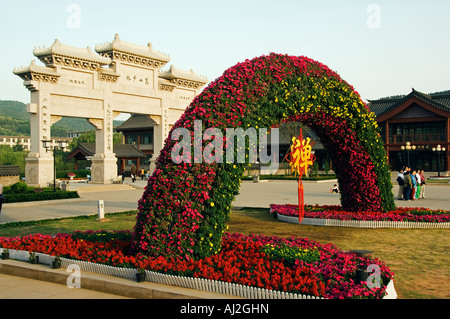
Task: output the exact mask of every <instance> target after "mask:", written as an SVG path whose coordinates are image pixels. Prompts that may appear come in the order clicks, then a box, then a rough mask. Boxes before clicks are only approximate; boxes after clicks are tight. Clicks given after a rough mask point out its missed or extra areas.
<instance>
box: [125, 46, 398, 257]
mask: <svg viewBox="0 0 450 319" xmlns="http://www.w3.org/2000/svg"><path fill="white" fill-rule="evenodd" d="M196 120H197V121H199V120H200V121H201V123H202V125H203V127H202V128H203V129H206V128H212V127H214V128H219V129H221V130H225V129H226V128H239V127H242V128H246V127H250V126H251V127H256V128H258V127H267V128H270V127H274V126H277V125H280V124H281V123H283V122H289V121H299V122H302V123H303V124H305V125H307V126H309V127H311V128H312V129H314V130H315V132H316V133H317V134H318V135H319V136H320V140H321V142H322V143H323V144H324V145H325V147H326V148H327V150H328V153H329V154H330V157H331V160H332V162H333V167H334V169H335V172H336V174H337V177H338V181H339V184H340V189H341V204H342V207H343V208H344V209H345V210H347V211H356V212H361V213H363V212H364V211H372V212H374V211H375V212H377V211H379V212H381V211H390V210H393V209H395V204H394V200H393V195H392V184H391V181H390V174H389V170H388V167H387V160H386V152H385V150H384V148H383V143H382V141H381V138H380V134H379V129H378V128H377V123H376V121H375V115H374V114H373V113H372V112H371V111H370V110H369V109H368V108H367V106H366V105H365V104H364V102H362V101H361V98H360V96H359V94H358V93H357V92H355V91H354V89H353V88H352V87H351V86H350V85H349V84H347V83H346V82H345V81H343V80H342V79H341V78H340V76H339V75H338V74H336V73H335V72H333V71H332V70H330V69H329V68H328V67H326V66H325V65H323V64H321V63H318V62H316V61H314V60H311V59H309V58H306V57H295V56H287V55H279V54H273V53H272V54H270V55H268V56H262V57H259V58H254V59H252V60H246V61H245V62H242V63H239V64H237V65H235V66H234V67H231V68H230V69H228V70H227V71H225V72H224V74H223V75H222V76H221V77H219V78H218V79H216V80H215V81H214V82H212V83H211V84H210V85H209V86H208V87H207V88H206V89H205V90H204V91H203V92H202V93H201V94H199V95H198V96H197V97H196V98H195V99H194V100H193V101H192V103H191V104H190V106H189V107H188V108H187V109H186V111H185V113H184V114H183V115H182V117H181V118H180V119H179V120H178V122H177V123H176V124H175V125H174V127H173V128H172V131H171V132H173V131H174V129H176V128H186V129H188V130H189V131H190V132H191V138H192V141H193V139H194V134H193V133H192V132H193V131H194V121H196ZM177 142H178V141H175V140H173V139H171V137H170V136H169V137H168V138H167V139H166V142H165V143H166V144H165V146H164V148H163V150H162V151H161V153H160V156H159V157H158V159H157V162H156V169H155V171H154V173H153V175H152V176H151V177H150V179H149V181H148V185H147V187H146V190H145V192H144V194H143V196H142V198H141V199H140V201H139V207H138V216H137V221H136V225H135V227H134V237H133V248H134V250H135V251H136V252H137V253H142V254H144V255H149V256H150V255H151V256H159V255H163V256H174V257H182V258H189V257H194V258H195V257H206V256H211V255H213V254H214V253H217V252H218V251H219V250H220V247H221V240H222V234H223V233H224V232H225V230H226V222H227V221H228V214H229V212H230V209H231V205H232V202H233V200H234V198H235V196H236V195H237V194H238V191H239V186H240V178H241V176H242V174H243V172H244V169H245V165H246V164H233V163H226V162H225V163H215V162H214V163H210V164H206V163H196V162H195V160H193V161H192V162H191V163H186V162H180V163H178V164H177V163H175V162H174V161H173V159H172V156H171V150H172V148H173V147H174V146H175V145H176V143H177ZM193 143H194V142H193Z"/></svg>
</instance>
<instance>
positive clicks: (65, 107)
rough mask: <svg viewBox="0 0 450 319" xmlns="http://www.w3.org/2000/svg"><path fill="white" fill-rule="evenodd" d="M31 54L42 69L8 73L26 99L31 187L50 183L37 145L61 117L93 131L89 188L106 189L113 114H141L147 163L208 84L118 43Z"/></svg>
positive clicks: (49, 160)
mask: <svg viewBox="0 0 450 319" xmlns="http://www.w3.org/2000/svg"><path fill="white" fill-rule="evenodd" d="M33 54H34V55H35V56H36V57H37V58H38V59H39V60H40V61H41V62H42V63H43V64H44V65H45V66H41V65H38V64H36V62H35V61H32V62H31V64H30V65H29V66H27V67H21V68H16V69H14V74H16V75H18V76H19V77H20V78H22V79H23V80H24V81H23V85H24V86H25V87H26V88H27V89H28V90H29V91H30V92H31V98H30V103H29V104H27V111H28V112H29V113H30V115H31V118H30V125H31V130H30V133H31V152H30V153H29V155H28V157H27V158H26V168H25V178H26V181H27V184H29V185H32V186H45V185H47V184H48V183H51V182H52V180H53V157H52V154H51V153H47V152H46V149H45V148H44V147H43V145H42V140H48V139H50V138H51V137H50V128H51V126H52V125H53V124H55V123H56V122H57V121H59V120H60V119H61V118H62V117H78V118H86V119H87V121H88V122H89V123H91V124H92V125H93V126H94V127H95V129H96V147H95V155H94V156H93V157H92V168H91V169H92V182H93V183H101V184H107V183H111V182H112V180H114V179H115V178H116V177H117V159H116V156H115V154H114V153H113V119H114V118H115V117H116V116H118V115H119V114H120V113H131V114H146V115H148V116H149V118H151V119H152V120H153V121H154V122H156V125H155V127H154V141H153V145H154V156H153V159H156V158H157V156H158V154H159V152H160V150H161V149H162V147H163V142H164V139H165V138H166V137H167V135H168V133H169V129H170V128H171V126H172V125H173V124H174V123H175V122H176V121H177V120H178V119H179V117H180V116H181V115H182V114H183V112H184V110H185V109H186V107H187V106H188V105H189V104H190V102H191V101H192V99H193V98H194V97H195V96H196V95H197V94H198V93H199V90H200V89H201V87H203V86H204V85H205V84H206V83H207V79H206V78H205V77H202V76H199V75H196V74H195V73H194V72H193V71H192V70H190V71H183V70H179V69H176V68H174V67H173V66H171V67H170V68H169V69H168V70H166V71H162V70H161V69H162V68H163V67H164V66H165V65H166V64H167V63H168V62H169V60H170V58H169V56H168V55H166V54H164V53H161V52H158V51H155V50H154V49H153V48H152V45H151V43H148V45H147V46H141V45H135V44H132V43H129V42H126V41H123V40H122V39H120V38H119V36H118V35H117V34H116V36H115V38H114V40H113V41H112V42H107V43H103V44H100V45H97V46H96V47H95V52H94V51H92V49H91V48H90V47H87V48H85V49H84V48H77V47H72V46H69V45H66V44H62V43H61V42H59V41H58V40H55V42H54V43H53V44H52V45H51V46H50V47H43V48H35V49H34V51H33Z"/></svg>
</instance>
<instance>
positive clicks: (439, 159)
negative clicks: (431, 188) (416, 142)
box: [432, 145, 445, 177]
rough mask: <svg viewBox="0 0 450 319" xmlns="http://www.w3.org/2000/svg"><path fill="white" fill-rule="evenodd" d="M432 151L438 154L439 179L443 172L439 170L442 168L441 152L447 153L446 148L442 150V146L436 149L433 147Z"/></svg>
mask: <svg viewBox="0 0 450 319" xmlns="http://www.w3.org/2000/svg"><path fill="white" fill-rule="evenodd" d="M432 150H433V152H436V153H437V156H438V162H437V166H438V167H437V169H438V177H441V171H440V170H439V168H440V166H441V154H440V152H445V147H442V148H441V145H438V146H436V147H433V148H432Z"/></svg>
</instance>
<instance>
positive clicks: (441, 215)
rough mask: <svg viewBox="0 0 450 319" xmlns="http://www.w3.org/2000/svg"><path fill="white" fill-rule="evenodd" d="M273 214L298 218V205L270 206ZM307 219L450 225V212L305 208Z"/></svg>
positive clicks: (324, 206) (325, 207) (337, 207)
mask: <svg viewBox="0 0 450 319" xmlns="http://www.w3.org/2000/svg"><path fill="white" fill-rule="evenodd" d="M270 211H271V213H276V214H279V215H283V216H292V217H298V206H297V205H291V204H286V205H275V204H272V205H270ZM305 218H315V219H336V220H358V221H397V222H425V223H448V222H450V211H446V210H431V209H428V208H423V207H401V208H397V209H396V210H393V211H389V212H358V213H356V212H347V211H344V210H343V209H342V207H341V206H335V205H328V206H327V205H323V206H310V205H306V206H305Z"/></svg>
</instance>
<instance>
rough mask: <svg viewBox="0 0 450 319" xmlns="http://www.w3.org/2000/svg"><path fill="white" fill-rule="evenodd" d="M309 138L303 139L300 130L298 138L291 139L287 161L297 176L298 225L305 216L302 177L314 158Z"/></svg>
mask: <svg viewBox="0 0 450 319" xmlns="http://www.w3.org/2000/svg"><path fill="white" fill-rule="evenodd" d="M310 141H311V140H310V138H309V137H307V138H306V140H304V139H303V132H302V129H301V128H300V134H299V136H298V138H296V137H293V138H292V145H291V148H290V153H289V156H288V157H287V161H288V162H289V165H290V166H291V170H292V171H293V172H294V174H298V220H299V223H301V222H302V221H303V217H304V215H305V202H304V196H303V183H302V176H303V174H306V173H307V172H308V167H309V165H312V164H313V163H314V161H315V159H316V157H315V156H314V155H313V154H312V152H311V145H310Z"/></svg>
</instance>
